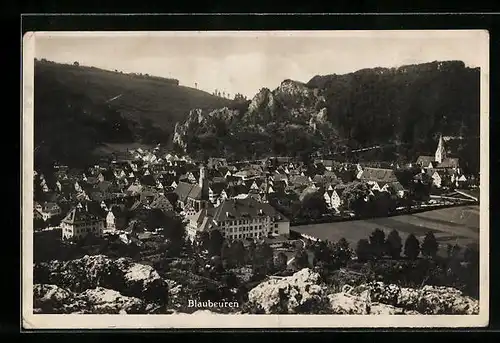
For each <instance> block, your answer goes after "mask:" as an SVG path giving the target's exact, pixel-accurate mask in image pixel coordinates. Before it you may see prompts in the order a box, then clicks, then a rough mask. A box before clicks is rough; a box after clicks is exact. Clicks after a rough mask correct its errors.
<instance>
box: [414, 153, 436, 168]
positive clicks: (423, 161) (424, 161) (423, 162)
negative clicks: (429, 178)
mask: <svg viewBox="0 0 500 343" xmlns="http://www.w3.org/2000/svg"><path fill="white" fill-rule="evenodd" d="M431 162H434V156H424V155H422V156H418V158H417V164H420V165H423V166H428V165H429V163H431Z"/></svg>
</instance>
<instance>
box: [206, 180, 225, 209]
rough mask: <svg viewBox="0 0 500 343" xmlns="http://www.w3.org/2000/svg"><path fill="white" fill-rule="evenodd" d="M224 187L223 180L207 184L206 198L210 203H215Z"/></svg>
mask: <svg viewBox="0 0 500 343" xmlns="http://www.w3.org/2000/svg"><path fill="white" fill-rule="evenodd" d="M225 188H226V183H225V182H214V183H212V184H210V185H209V186H208V198H209V200H210V202H211V203H212V204H214V203H216V202H217V201H218V200H219V197H220V196H221V193H222V191H224V189H225Z"/></svg>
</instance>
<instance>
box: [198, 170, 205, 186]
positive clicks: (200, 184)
mask: <svg viewBox="0 0 500 343" xmlns="http://www.w3.org/2000/svg"><path fill="white" fill-rule="evenodd" d="M204 182H205V167H204V166H200V178H199V180H198V185H199V186H200V188H203V183H204Z"/></svg>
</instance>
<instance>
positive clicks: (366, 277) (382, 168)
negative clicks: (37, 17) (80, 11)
mask: <svg viewBox="0 0 500 343" xmlns="http://www.w3.org/2000/svg"><path fill="white" fill-rule="evenodd" d="M23 44H24V46H23V94H22V97H23V106H24V108H23V113H22V116H23V132H22V135H23V156H22V168H23V171H22V173H23V174H22V182H23V190H22V220H23V227H22V257H21V264H22V266H21V267H22V307H23V326H24V327H25V328H52V329H57V328H109V327H115V328H259V327H269V328H293V327H304V328H305V327H313V328H314V327H323V328H324V327H465V326H469V327H470V326H485V325H487V324H488V302H489V289H488V261H487V258H488V249H489V247H488V240H489V238H488V237H489V236H488V234H489V232H488V231H489V226H488V220H489V219H488V218H489V212H488V211H489V203H488V201H489V198H488V192H489V190H488V188H489V186H488V183H489V174H488V169H489V161H488V158H489V157H488V155H489V152H488V151H489V147H488V125H489V124H488V121H489V108H488V101H489V93H488V87H489V81H488V72H489V60H488V58H489V57H488V56H489V38H488V32H487V31H481V30H441V31H431V30H428V31H426V30H419V31H404V30H401V31H226V32H225V31H206V32H202V31H200V32H195V31H192V32H190V31H183V32H180V31H179V32H174V31H172V32H166V31H165V32H91V31H89V32H76V31H75V32H63V31H60V32H58V31H54V32H30V33H27V34H26V35H25V36H24V39H23ZM68 315H71V316H68ZM110 315H114V316H110ZM145 315H147V316H145ZM193 315H195V316H196V317H192V316H193Z"/></svg>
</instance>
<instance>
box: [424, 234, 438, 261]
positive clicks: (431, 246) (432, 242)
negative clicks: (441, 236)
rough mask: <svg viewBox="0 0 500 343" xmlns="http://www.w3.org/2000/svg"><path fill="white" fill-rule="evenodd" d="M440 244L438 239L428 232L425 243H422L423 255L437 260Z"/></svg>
mask: <svg viewBox="0 0 500 343" xmlns="http://www.w3.org/2000/svg"><path fill="white" fill-rule="evenodd" d="M438 247H439V244H438V242H437V240H436V237H435V236H434V234H433V233H432V232H428V233H427V234H426V235H425V238H424V241H423V243H422V255H424V256H425V257H431V258H435V257H436V255H437V251H438Z"/></svg>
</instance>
